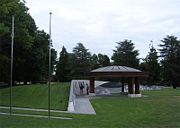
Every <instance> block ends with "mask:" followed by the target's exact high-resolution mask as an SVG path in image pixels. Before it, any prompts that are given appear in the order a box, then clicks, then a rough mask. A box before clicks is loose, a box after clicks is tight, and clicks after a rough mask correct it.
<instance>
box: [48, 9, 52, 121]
mask: <svg viewBox="0 0 180 128" xmlns="http://www.w3.org/2000/svg"><path fill="white" fill-rule="evenodd" d="M51 15H52V12H50V13H49V80H48V116H49V118H50V109H51V95H50V93H51V90H50V89H51V88H50V84H51V44H52V39H51Z"/></svg>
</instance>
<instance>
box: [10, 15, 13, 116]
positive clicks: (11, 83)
mask: <svg viewBox="0 0 180 128" xmlns="http://www.w3.org/2000/svg"><path fill="white" fill-rule="evenodd" d="M13 47H14V16H12V31H11V73H10V79H11V80H10V88H9V91H10V97H9V98H10V114H11V113H12V85H13V56H14V55H13Z"/></svg>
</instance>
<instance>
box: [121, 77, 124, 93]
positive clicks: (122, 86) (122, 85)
mask: <svg viewBox="0 0 180 128" xmlns="http://www.w3.org/2000/svg"><path fill="white" fill-rule="evenodd" d="M121 92H124V78H121Z"/></svg>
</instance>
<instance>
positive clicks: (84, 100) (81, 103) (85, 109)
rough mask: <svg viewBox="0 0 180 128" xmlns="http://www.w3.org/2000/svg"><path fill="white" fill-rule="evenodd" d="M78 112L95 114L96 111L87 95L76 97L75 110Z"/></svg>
mask: <svg viewBox="0 0 180 128" xmlns="http://www.w3.org/2000/svg"><path fill="white" fill-rule="evenodd" d="M74 113H79V114H92V115H95V114H96V112H95V110H94V108H93V107H92V105H91V102H90V101H89V97H88V96H81V97H76V104H75V112H74Z"/></svg>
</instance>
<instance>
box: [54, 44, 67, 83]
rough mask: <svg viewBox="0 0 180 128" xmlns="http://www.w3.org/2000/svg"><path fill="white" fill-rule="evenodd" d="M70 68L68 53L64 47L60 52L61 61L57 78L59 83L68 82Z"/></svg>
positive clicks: (57, 70)
mask: <svg viewBox="0 0 180 128" xmlns="http://www.w3.org/2000/svg"><path fill="white" fill-rule="evenodd" d="M67 66H68V53H67V51H66V48H65V47H64V46H63V47H62V50H61V52H60V57H59V61H58V63H57V69H56V76H57V79H58V80H59V81H63V82H64V81H68V78H67V75H68V74H69V70H68V68H67Z"/></svg>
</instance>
